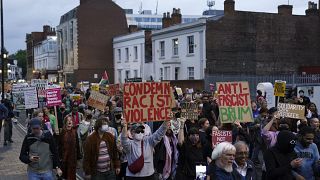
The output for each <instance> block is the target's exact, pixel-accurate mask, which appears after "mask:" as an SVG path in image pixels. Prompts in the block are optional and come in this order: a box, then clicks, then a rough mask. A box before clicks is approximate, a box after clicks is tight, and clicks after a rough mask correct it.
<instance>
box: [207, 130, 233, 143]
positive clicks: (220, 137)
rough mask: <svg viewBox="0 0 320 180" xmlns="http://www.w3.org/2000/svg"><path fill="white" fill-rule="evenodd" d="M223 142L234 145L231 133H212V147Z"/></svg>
mask: <svg viewBox="0 0 320 180" xmlns="http://www.w3.org/2000/svg"><path fill="white" fill-rule="evenodd" d="M222 142H230V143H232V132H231V131H212V145H214V146H216V145H218V144H220V143H222Z"/></svg>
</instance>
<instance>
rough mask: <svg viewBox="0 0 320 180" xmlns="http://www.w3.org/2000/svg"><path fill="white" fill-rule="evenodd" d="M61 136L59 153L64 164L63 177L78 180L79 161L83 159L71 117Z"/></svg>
mask: <svg viewBox="0 0 320 180" xmlns="http://www.w3.org/2000/svg"><path fill="white" fill-rule="evenodd" d="M63 124H64V127H63V130H62V132H61V134H60V141H59V143H60V144H59V151H60V152H59V153H60V158H61V162H62V172H63V174H62V177H63V178H64V179H67V180H74V179H76V170H77V160H80V159H81V153H80V147H79V138H78V135H77V131H76V130H75V129H73V121H72V117H71V116H66V117H65V120H64V123H63Z"/></svg>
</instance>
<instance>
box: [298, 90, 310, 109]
mask: <svg viewBox="0 0 320 180" xmlns="http://www.w3.org/2000/svg"><path fill="white" fill-rule="evenodd" d="M299 104H301V105H305V106H308V105H309V104H310V98H309V97H307V96H305V95H304V91H303V90H300V91H299Z"/></svg>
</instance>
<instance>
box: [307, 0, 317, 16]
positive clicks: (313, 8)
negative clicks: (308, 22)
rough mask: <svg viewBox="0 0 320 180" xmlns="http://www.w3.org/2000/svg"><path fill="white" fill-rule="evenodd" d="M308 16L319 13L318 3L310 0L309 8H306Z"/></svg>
mask: <svg viewBox="0 0 320 180" xmlns="http://www.w3.org/2000/svg"><path fill="white" fill-rule="evenodd" d="M306 15H307V16H316V15H318V7H317V4H316V3H314V2H311V1H309V2H308V9H307V10H306Z"/></svg>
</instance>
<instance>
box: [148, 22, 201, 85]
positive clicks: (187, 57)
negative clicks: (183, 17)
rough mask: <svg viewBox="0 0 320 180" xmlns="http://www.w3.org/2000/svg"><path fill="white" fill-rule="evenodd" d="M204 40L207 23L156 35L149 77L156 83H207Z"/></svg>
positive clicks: (198, 23) (177, 27) (189, 24)
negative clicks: (157, 81) (156, 81)
mask: <svg viewBox="0 0 320 180" xmlns="http://www.w3.org/2000/svg"><path fill="white" fill-rule="evenodd" d="M205 37H206V19H199V20H198V21H196V22H192V23H187V24H178V25H175V26H170V27H168V28H165V29H162V30H157V31H153V32H152V52H153V60H152V68H153V73H152V74H150V76H152V77H154V80H200V79H204V70H205V68H206V43H205ZM146 76H149V75H146Z"/></svg>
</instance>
